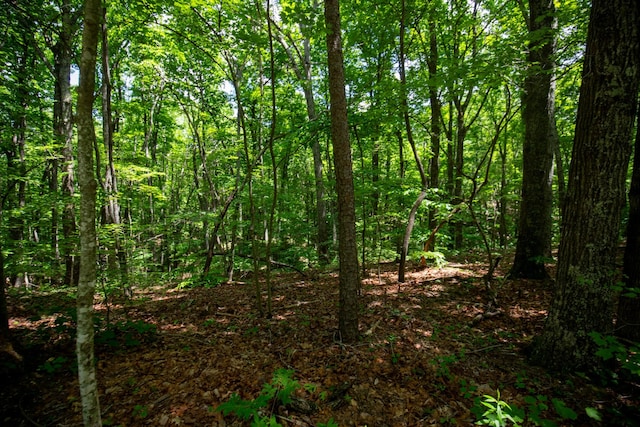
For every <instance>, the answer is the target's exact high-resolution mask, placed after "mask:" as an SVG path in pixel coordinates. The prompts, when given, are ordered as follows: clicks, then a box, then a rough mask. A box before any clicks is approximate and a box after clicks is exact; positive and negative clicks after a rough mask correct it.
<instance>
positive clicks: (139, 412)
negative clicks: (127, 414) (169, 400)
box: [133, 405, 149, 419]
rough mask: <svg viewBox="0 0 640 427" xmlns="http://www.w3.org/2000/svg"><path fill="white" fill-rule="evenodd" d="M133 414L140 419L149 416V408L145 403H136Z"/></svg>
mask: <svg viewBox="0 0 640 427" xmlns="http://www.w3.org/2000/svg"><path fill="white" fill-rule="evenodd" d="M133 416H134V417H135V418H139V419H144V418H147V417H148V416H149V408H147V407H146V406H145V405H136V406H134V407H133Z"/></svg>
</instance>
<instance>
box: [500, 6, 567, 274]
mask: <svg viewBox="0 0 640 427" xmlns="http://www.w3.org/2000/svg"><path fill="white" fill-rule="evenodd" d="M529 13H530V15H529V19H528V24H529V37H530V38H531V40H530V41H529V53H528V56H527V62H528V69H527V74H526V77H525V81H524V100H523V112H522V118H523V121H524V127H525V132H524V146H523V159H522V163H523V165H522V197H521V201H520V216H519V222H518V241H517V244H516V254H515V258H514V261H513V265H512V267H511V271H510V272H509V275H510V276H511V277H514V278H526V279H546V278H548V277H549V275H548V273H547V270H546V269H545V265H544V260H545V258H548V257H550V256H551V211H552V207H553V193H552V189H551V182H552V179H553V147H554V145H555V144H554V141H553V139H552V138H553V137H554V136H555V135H557V133H556V131H555V118H554V114H555V108H554V103H555V84H554V82H553V78H554V69H555V64H554V55H555V50H556V48H555V45H556V43H555V34H554V32H555V31H556V29H557V26H558V25H557V19H556V16H555V15H556V13H555V6H554V3H553V0H530V1H529Z"/></svg>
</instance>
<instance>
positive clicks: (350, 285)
mask: <svg viewBox="0 0 640 427" xmlns="http://www.w3.org/2000/svg"><path fill="white" fill-rule="evenodd" d="M324 16H325V23H326V27H327V54H328V57H327V62H328V66H329V95H330V99H331V141H332V145H333V162H334V166H335V174H336V192H337V194H338V256H339V258H340V306H339V313H338V318H339V322H340V335H341V338H342V340H343V341H345V342H354V341H356V340H357V339H358V336H359V332H358V291H359V289H360V279H359V277H358V248H357V247H356V212H355V195H354V188H353V169H352V160H351V144H350V142H349V123H348V117H347V97H346V93H345V88H344V65H343V56H342V38H341V36H340V28H341V27H340V1H339V0H325V2H324Z"/></svg>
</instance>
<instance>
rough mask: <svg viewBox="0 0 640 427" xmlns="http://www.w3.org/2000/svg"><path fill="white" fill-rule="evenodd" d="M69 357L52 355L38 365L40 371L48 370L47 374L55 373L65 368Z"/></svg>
mask: <svg viewBox="0 0 640 427" xmlns="http://www.w3.org/2000/svg"><path fill="white" fill-rule="evenodd" d="M68 362H69V359H67V358H66V357H64V356H58V357H51V358H49V359H47V361H46V362H44V363H43V364H42V365H40V366H39V367H38V370H39V371H42V372H46V373H47V374H55V373H57V372H60V371H61V370H63V369H65V368H66V367H67V365H68Z"/></svg>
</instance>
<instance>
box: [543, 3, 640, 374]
mask: <svg viewBox="0 0 640 427" xmlns="http://www.w3.org/2000/svg"><path fill="white" fill-rule="evenodd" d="M638 23H640V3H639V2H638V1H637V0H594V2H593V6H592V10H591V20H590V23H589V30H588V35H587V48H586V52H585V63H584V68H583V73H582V86H581V88H580V101H579V104H578V116H577V124H576V136H575V141H574V147H573V155H572V161H571V166H570V168H569V185H568V192H567V200H566V206H565V211H564V217H563V221H562V233H561V234H562V236H561V242H560V249H559V260H558V276H557V289H556V292H555V295H554V299H553V303H552V305H551V309H550V311H549V316H548V318H547V321H546V323H545V327H544V331H543V333H542V335H541V336H540V337H539V338H538V340H537V342H536V344H535V346H534V349H533V353H532V359H533V361H534V362H537V363H540V364H544V366H547V367H549V368H551V369H554V370H560V371H562V370H566V371H573V370H577V369H590V368H593V367H594V366H595V364H596V363H597V359H596V356H595V352H596V347H595V343H594V342H593V341H592V340H591V338H590V337H589V334H590V333H591V332H598V333H601V334H610V333H611V332H612V326H613V304H612V302H613V301H612V300H613V285H614V281H615V270H616V265H615V254H616V249H617V246H618V237H619V235H618V231H619V227H620V217H621V210H622V206H623V204H624V199H625V194H624V193H625V181H626V176H627V167H628V163H629V157H630V154H631V137H632V130H633V123H634V120H635V116H636V108H637V94H638V80H639V77H640V73H639V66H640V38H639V32H640V25H638Z"/></svg>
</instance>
